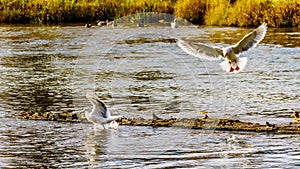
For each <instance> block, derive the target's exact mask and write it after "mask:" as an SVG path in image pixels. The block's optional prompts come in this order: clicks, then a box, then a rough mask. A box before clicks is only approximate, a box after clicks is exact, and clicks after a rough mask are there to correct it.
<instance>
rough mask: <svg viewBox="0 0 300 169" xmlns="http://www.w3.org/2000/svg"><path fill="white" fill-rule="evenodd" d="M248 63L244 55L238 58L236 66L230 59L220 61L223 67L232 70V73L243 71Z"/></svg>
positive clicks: (227, 70)
mask: <svg viewBox="0 0 300 169" xmlns="http://www.w3.org/2000/svg"><path fill="white" fill-rule="evenodd" d="M246 65H247V58H246V57H242V58H237V63H236V66H235V67H233V66H232V65H231V64H230V63H229V62H228V60H225V61H223V62H221V63H220V66H221V67H222V69H223V70H224V71H226V72H230V73H239V72H240V71H242V70H243V69H244V68H245V66H246Z"/></svg>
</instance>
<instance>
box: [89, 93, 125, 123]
mask: <svg viewBox="0 0 300 169" xmlns="http://www.w3.org/2000/svg"><path fill="white" fill-rule="evenodd" d="M86 98H87V99H88V100H89V101H90V102H91V103H92V104H93V109H92V111H91V112H87V111H86V112H85V117H86V119H87V120H88V121H90V122H92V123H94V124H95V125H101V126H102V127H103V128H104V129H105V126H104V125H105V124H107V123H110V122H113V121H114V120H116V119H118V118H121V117H122V116H111V115H110V112H109V109H108V108H107V107H106V105H105V104H104V103H103V102H102V101H101V100H100V99H99V98H98V97H97V96H96V95H93V94H87V95H86Z"/></svg>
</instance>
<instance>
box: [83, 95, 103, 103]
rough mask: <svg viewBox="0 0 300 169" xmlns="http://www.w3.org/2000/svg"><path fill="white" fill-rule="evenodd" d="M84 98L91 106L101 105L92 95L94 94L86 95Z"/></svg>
mask: <svg viewBox="0 0 300 169" xmlns="http://www.w3.org/2000/svg"><path fill="white" fill-rule="evenodd" d="M85 97H86V98H87V99H88V100H89V101H90V102H91V103H92V104H93V105H97V104H101V103H102V102H101V101H100V99H99V98H98V97H97V96H96V95H94V94H86V95H85Z"/></svg>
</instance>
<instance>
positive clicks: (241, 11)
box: [0, 0, 300, 27]
mask: <svg viewBox="0 0 300 169" xmlns="http://www.w3.org/2000/svg"><path fill="white" fill-rule="evenodd" d="M140 12H162V13H169V14H174V15H176V16H177V17H181V18H184V19H187V20H189V21H191V22H192V23H195V24H206V25H223V26H257V25H259V24H261V23H262V22H267V23H268V25H269V26H273V27H300V1H299V0H0V22H1V23H34V24H48V23H54V24H60V23H76V22H80V23H82V22H88V21H95V20H97V19H99V18H100V19H101V20H106V19H109V20H113V19H118V18H120V17H122V16H126V15H130V14H134V13H140Z"/></svg>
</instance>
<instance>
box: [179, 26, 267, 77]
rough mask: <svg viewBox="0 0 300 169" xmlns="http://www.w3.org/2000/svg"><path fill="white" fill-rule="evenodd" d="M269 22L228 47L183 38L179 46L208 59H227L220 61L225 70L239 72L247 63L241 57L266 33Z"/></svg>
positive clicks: (194, 54) (189, 52) (244, 58)
mask: <svg viewBox="0 0 300 169" xmlns="http://www.w3.org/2000/svg"><path fill="white" fill-rule="evenodd" d="M267 28H268V27H267V24H266V23H263V24H262V25H260V26H259V27H258V28H256V29H255V30H253V31H252V32H250V33H248V34H247V35H245V36H244V38H243V39H242V40H240V41H239V42H238V43H237V44H235V45H232V46H229V47H226V48H218V47H210V46H207V45H204V44H201V43H191V42H186V41H183V40H178V41H177V44H178V46H179V47H180V48H181V49H182V50H183V51H185V52H186V53H188V54H190V55H193V56H195V57H199V58H201V59H206V60H220V59H225V61H223V62H222V63H220V65H221V67H222V69H223V70H225V71H226V72H233V73H237V72H239V71H241V70H243V69H244V67H245V66H246V64H247V58H246V57H241V58H240V57H239V55H240V54H241V53H243V52H246V51H247V50H248V49H250V48H252V47H255V46H256V45H257V44H258V43H259V42H260V41H262V40H263V38H264V37H265V35H266V32H267Z"/></svg>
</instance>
